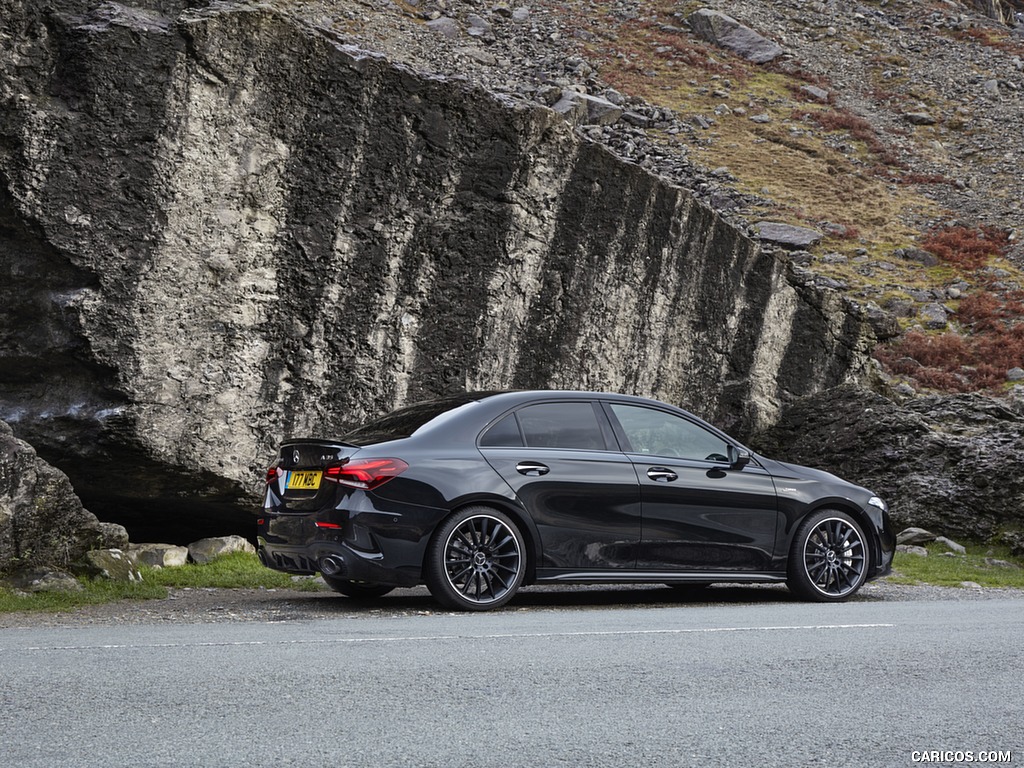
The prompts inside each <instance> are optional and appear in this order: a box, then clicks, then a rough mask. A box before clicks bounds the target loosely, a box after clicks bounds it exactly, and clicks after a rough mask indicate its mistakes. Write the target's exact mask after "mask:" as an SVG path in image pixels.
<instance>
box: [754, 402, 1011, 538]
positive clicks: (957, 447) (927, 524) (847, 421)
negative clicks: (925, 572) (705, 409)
mask: <svg viewBox="0 0 1024 768" xmlns="http://www.w3.org/2000/svg"><path fill="white" fill-rule="evenodd" d="M751 443H752V445H753V446H754V447H755V448H757V449H758V450H761V451H763V452H764V453H766V454H767V455H769V456H772V457H774V458H779V459H783V460H788V461H793V462H796V463H799V464H806V465H808V466H812V467H818V468H820V469H825V470H828V471H830V472H834V473H835V474H837V475H839V476H840V477H843V478H845V479H847V480H850V481H852V482H856V483H859V484H861V485H864V486H866V487H868V488H870V489H872V490H873V491H874V492H875V493H877V494H878V495H879V496H881V497H882V498H883V499H885V500H886V501H887V502H888V503H889V507H890V514H891V515H892V517H893V520H894V522H895V523H896V525H897V526H898V528H897V530H899V529H900V528H901V527H907V526H917V527H921V528H926V529H929V530H933V531H942V532H943V533H944V534H947V535H949V536H957V537H962V538H966V539H974V540H987V539H996V538H999V539H1000V540H1002V541H1006V542H1011V541H1019V540H1020V538H1019V535H1020V532H1021V531H1024V453H1022V452H1021V450H1020V446H1021V445H1024V406H1021V405H1017V406H1015V405H1013V404H1012V403H1010V402H1008V401H1004V400H999V399H997V398H993V397H986V396H984V395H977V394H968V395H948V396H933V397H922V398H916V399H911V400H908V401H906V402H905V403H904V404H903V405H902V406H901V405H899V404H897V403H896V402H894V401H892V400H890V399H888V398H886V397H884V396H882V395H880V394H877V393H874V392H870V391H868V390H865V389H861V388H857V387H852V386H844V387H839V388H835V389H832V390H829V391H827V392H823V393H820V394H818V395H814V396H811V397H807V398H802V399H800V400H797V401H796V402H794V403H792V404H791V405H790V406H789V407H787V408H786V409H785V410H784V411H783V413H782V416H781V419H780V422H779V423H778V424H777V425H776V426H775V427H773V428H771V429H769V430H767V431H765V432H762V433H761V434H759V435H758V436H757V437H756V438H755V439H753V440H751ZM903 540H904V541H910V539H903ZM914 540H915V541H917V540H919V539H914Z"/></svg>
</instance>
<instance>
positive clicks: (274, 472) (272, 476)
mask: <svg viewBox="0 0 1024 768" xmlns="http://www.w3.org/2000/svg"><path fill="white" fill-rule="evenodd" d="M279 474H280V473H279V471H278V468H277V464H275V465H274V466H272V467H271V468H270V469H268V470H267V485H270V484H271V483H276V482H277V478H278V475H279Z"/></svg>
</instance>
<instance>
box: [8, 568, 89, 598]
mask: <svg viewBox="0 0 1024 768" xmlns="http://www.w3.org/2000/svg"><path fill="white" fill-rule="evenodd" d="M5 583H6V584H7V586H9V587H10V588H11V589H15V590H18V591H21V592H81V591H82V590H83V589H85V587H83V586H82V583H81V582H80V581H79V580H78V579H76V578H75V577H74V576H72V575H71V574H70V573H67V572H66V571H61V570H57V569H54V568H45V567H29V568H24V569H22V570H19V571H17V572H16V573H14V574H12V575H11V576H10V577H9V578H7V579H6V580H5Z"/></svg>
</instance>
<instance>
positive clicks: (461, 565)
mask: <svg viewBox="0 0 1024 768" xmlns="http://www.w3.org/2000/svg"><path fill="white" fill-rule="evenodd" d="M424 572H425V576H426V579H425V580H426V582H427V588H428V589H430V593H431V594H432V595H433V596H434V599H435V600H437V601H438V602H439V603H441V604H442V605H444V606H446V607H448V608H454V609H455V610H460V611H488V610H491V609H493V608H500V607H501V606H503V605H505V603H507V602H508V601H509V600H511V599H512V598H513V596H514V595H515V593H516V590H518V589H519V586H520V585H521V584H522V583H523V577H524V576H525V575H526V547H525V546H524V544H523V537H522V534H520V533H519V528H518V526H516V524H515V523H514V522H512V520H511V518H509V517H508V515H506V514H504V513H503V512H499V511H498V510H496V509H491V508H489V507H467V508H466V509H462V510H459V511H458V512H456V513H454V514H453V515H452V516H451V517H449V518H448V519H447V520H445V521H444V522H443V523H442V524H441V526H440V527H439V528H438V529H437V531H436V533H435V534H434V538H433V539H432V540H431V542H430V546H429V547H428V548H427V560H426V563H425V568H424Z"/></svg>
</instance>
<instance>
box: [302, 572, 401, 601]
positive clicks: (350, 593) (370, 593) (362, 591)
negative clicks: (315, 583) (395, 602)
mask: <svg viewBox="0 0 1024 768" xmlns="http://www.w3.org/2000/svg"><path fill="white" fill-rule="evenodd" d="M320 576H321V578H322V579H323V580H324V581H325V582H326V583H327V586H328V587H330V588H331V589H333V590H334V591H335V592H340V593H341V594H343V595H345V596H346V597H352V598H355V599H357V600H372V599H373V598H375V597H383V596H384V595H386V594H387V593H388V592H390V591H391V590H393V589H394V587H392V586H389V585H387V584H377V583H376V582H373V581H352V580H351V579H336V578H334V577H332V576H324V575H323V574H320Z"/></svg>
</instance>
